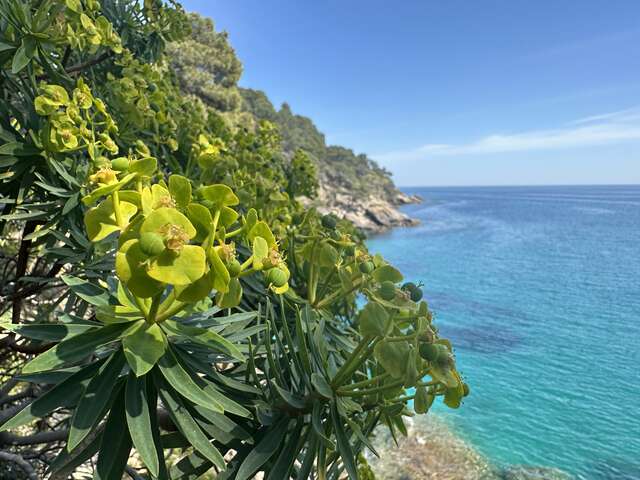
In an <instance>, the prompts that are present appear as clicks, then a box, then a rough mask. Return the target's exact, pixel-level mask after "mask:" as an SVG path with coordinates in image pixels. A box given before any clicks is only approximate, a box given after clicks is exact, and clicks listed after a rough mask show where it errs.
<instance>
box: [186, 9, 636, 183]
mask: <svg viewBox="0 0 640 480" xmlns="http://www.w3.org/2000/svg"><path fill="white" fill-rule="evenodd" d="M183 4H184V6H185V8H187V10H190V11H197V12H199V13H201V14H204V15H207V16H210V17H212V18H213V19H214V22H215V23H216V28H218V29H221V30H227V31H228V32H229V36H230V39H231V43H232V44H233V46H234V47H235V49H236V51H237V53H238V56H239V57H240V59H241V60H242V62H243V64H244V74H243V78H242V80H241V84H242V85H243V86H247V87H251V88H257V89H261V90H264V91H265V92H266V93H267V94H268V95H269V97H270V98H271V100H272V101H273V102H274V103H275V104H276V105H279V104H280V103H282V102H283V101H286V102H288V103H289V104H290V105H291V107H292V109H293V110H294V112H296V113H300V114H303V115H306V116H309V117H311V118H312V119H313V121H314V122H315V123H316V125H317V126H318V127H319V128H320V130H321V131H323V132H324V133H325V134H326V136H327V141H328V142H329V143H333V144H339V145H344V146H347V147H350V148H353V149H354V150H356V151H357V152H364V153H367V154H368V155H369V156H371V157H372V158H374V159H376V160H377V161H378V162H379V163H381V164H382V165H384V166H385V167H387V168H388V169H389V170H391V171H392V172H393V175H394V178H395V180H396V182H397V183H398V184H400V185H523V184H524V185H531V184H581V183H587V184H596V183H640V54H639V53H638V52H639V45H640V21H639V20H640V2H638V1H637V0H630V1H625V0H616V1H606V0H600V1H595V0H593V1H592V0H580V1H578V0H574V1H569V0H566V1H557V0H553V1H552V0H537V1H535V2H531V1H524V0H510V1H505V0H483V1H466V0H465V1H462V0H459V1H457V0H453V1H446V2H441V1H419V0H415V1H409V0H406V1H401V0H399V1H394V2H391V1H382V0H318V1H312V0H287V1H285V0H272V1H264V0H263V1H260V0H187V1H184V2H183Z"/></svg>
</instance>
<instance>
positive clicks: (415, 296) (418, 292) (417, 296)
mask: <svg viewBox="0 0 640 480" xmlns="http://www.w3.org/2000/svg"><path fill="white" fill-rule="evenodd" d="M410 296H411V300H413V301H414V302H416V303H417V302H419V301H420V300H422V289H420V288H418V287H415V288H414V289H413V290H411V293H410Z"/></svg>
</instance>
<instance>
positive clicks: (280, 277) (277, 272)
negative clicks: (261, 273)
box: [267, 267, 288, 288]
mask: <svg viewBox="0 0 640 480" xmlns="http://www.w3.org/2000/svg"><path fill="white" fill-rule="evenodd" d="M287 280H288V278H287V272H285V271H284V270H282V269H281V268H277V267H275V268H271V269H270V270H269V271H268V272H267V282H268V283H270V284H272V285H273V286H274V287H276V288H279V287H284V286H285V285H286V284H287Z"/></svg>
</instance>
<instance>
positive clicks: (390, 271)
mask: <svg viewBox="0 0 640 480" xmlns="http://www.w3.org/2000/svg"><path fill="white" fill-rule="evenodd" d="M373 278H374V279H375V280H376V281H377V282H378V283H382V282H386V281H389V282H393V283H398V282H401V281H402V279H403V277H402V274H401V273H400V272H399V271H398V270H397V269H396V268H394V267H392V266H391V265H382V266H381V267H378V268H376V269H375V270H374V271H373Z"/></svg>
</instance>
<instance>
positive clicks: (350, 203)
mask: <svg viewBox="0 0 640 480" xmlns="http://www.w3.org/2000/svg"><path fill="white" fill-rule="evenodd" d="M421 201H422V200H421V199H420V197H417V196H409V195H406V194H404V193H402V192H399V193H398V194H397V195H396V196H395V197H394V198H393V202H390V201H389V200H387V199H386V198H385V195H379V196H378V195H369V196H367V197H365V198H362V197H361V196H355V195H353V194H352V193H351V192H349V191H348V190H347V189H344V188H340V187H333V186H327V185H322V186H321V188H320V190H319V192H318V197H317V198H316V199H315V200H314V201H313V205H315V206H316V207H317V209H318V211H319V212H321V213H323V214H327V213H333V214H334V215H337V216H338V217H339V218H346V219H347V220H350V221H351V222H353V224H354V225H355V226H357V227H358V228H361V229H362V230H365V231H367V232H372V233H379V232H383V231H385V230H388V229H390V228H394V227H409V226H413V225H417V224H418V223H420V222H419V221H418V220H415V219H413V218H410V217H409V216H408V215H406V214H404V213H402V212H400V211H399V210H398V208H397V207H398V206H399V205H407V204H410V203H419V202H421ZM309 203H310V202H309Z"/></svg>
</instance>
